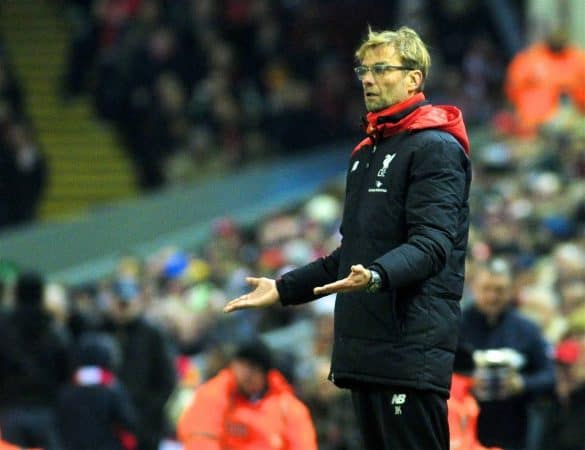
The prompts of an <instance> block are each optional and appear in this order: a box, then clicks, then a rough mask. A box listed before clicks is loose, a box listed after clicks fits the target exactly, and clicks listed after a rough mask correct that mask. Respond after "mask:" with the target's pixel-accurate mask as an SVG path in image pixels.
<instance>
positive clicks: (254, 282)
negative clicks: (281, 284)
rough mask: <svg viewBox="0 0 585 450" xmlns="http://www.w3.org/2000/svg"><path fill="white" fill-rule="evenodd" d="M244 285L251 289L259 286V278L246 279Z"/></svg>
mask: <svg viewBox="0 0 585 450" xmlns="http://www.w3.org/2000/svg"><path fill="white" fill-rule="evenodd" d="M246 283H248V284H249V285H250V286H252V287H256V286H258V284H260V278H254V277H246Z"/></svg>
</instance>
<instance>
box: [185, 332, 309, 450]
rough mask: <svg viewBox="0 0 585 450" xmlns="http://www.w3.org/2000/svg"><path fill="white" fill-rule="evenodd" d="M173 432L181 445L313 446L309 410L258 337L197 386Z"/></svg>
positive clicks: (214, 449)
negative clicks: (277, 368) (276, 366)
mask: <svg viewBox="0 0 585 450" xmlns="http://www.w3.org/2000/svg"><path fill="white" fill-rule="evenodd" d="M177 433H178V436H179V439H180V441H181V442H182V443H183V445H184V450H226V449H238V450H277V449H278V450H317V437H316V432H315V429H314V426H313V421H312V419H311V416H310V413H309V410H308V409H307V407H306V406H305V405H304V404H303V403H302V402H301V401H300V400H299V399H298V398H297V397H296V396H295V394H294V392H293V388H292V387H291V385H290V384H289V383H288V382H287V381H286V380H285V378H284V376H283V375H282V374H281V373H280V372H279V371H278V370H276V369H275V368H273V364H272V355H271V352H270V349H269V348H268V346H267V345H266V344H264V343H263V342H261V341H259V340H255V341H252V342H251V343H246V344H243V345H241V346H240V347H239V348H238V349H237V351H236V352H235V354H234V356H233V357H232V359H231V362H230V364H229V366H228V367H227V368H225V369H223V370H222V371H220V372H219V373H218V374H217V375H216V376H215V377H213V378H211V379H210V380H208V381H207V382H206V383H204V384H202V385H201V386H199V387H198V388H197V390H196V391H195V396H194V398H193V401H192V402H191V404H190V405H189V407H188V408H187V409H186V410H185V411H184V412H183V414H182V415H181V417H180V419H179V423H178V427H177Z"/></svg>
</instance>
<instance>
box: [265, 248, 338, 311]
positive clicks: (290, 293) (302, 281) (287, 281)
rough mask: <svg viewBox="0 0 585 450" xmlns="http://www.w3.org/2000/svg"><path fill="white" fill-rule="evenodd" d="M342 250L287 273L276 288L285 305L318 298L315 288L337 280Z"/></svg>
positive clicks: (278, 281)
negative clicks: (314, 291) (314, 292)
mask: <svg viewBox="0 0 585 450" xmlns="http://www.w3.org/2000/svg"><path fill="white" fill-rule="evenodd" d="M339 254H340V248H339V247H338V248H337V249H335V250H334V251H333V252H332V253H331V254H330V255H328V256H325V257H323V258H319V259H317V260H315V261H313V262H312V263H309V264H307V265H305V266H303V267H299V268H298V269H295V270H292V271H290V272H287V273H285V274H284V275H283V276H282V277H281V278H279V279H278V280H276V288H277V289H278V294H279V296H280V303H282V304H283V305H298V304H301V303H307V302H310V301H313V300H315V299H317V298H319V297H318V296H316V295H315V294H313V288H315V287H317V286H322V285H324V284H327V283H331V282H333V281H335V280H337V273H338V269H339Z"/></svg>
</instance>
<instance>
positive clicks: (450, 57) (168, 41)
mask: <svg viewBox="0 0 585 450" xmlns="http://www.w3.org/2000/svg"><path fill="white" fill-rule="evenodd" d="M65 3H68V5H69V7H68V11H69V17H70V18H71V24H72V30H73V32H72V40H71V45H70V50H69V56H68V61H69V62H68V67H67V69H66V72H65V76H64V82H63V94H64V97H65V98H73V97H75V96H77V95H79V94H82V93H90V94H91V96H92V98H93V100H94V102H95V108H96V111H97V113H98V115H99V116H100V117H101V118H103V119H105V120H108V121H111V122H112V123H113V124H115V125H116V128H117V130H118V131H119V133H120V135H121V136H122V138H123V141H124V142H125V143H126V148H127V149H128V151H129V153H130V155H131V156H132V159H133V160H134V162H135V167H136V169H137V171H138V175H139V177H138V178H139V180H140V184H141V186H142V187H143V188H145V189H151V188H156V187H158V186H161V185H163V184H165V183H171V182H176V181H181V180H186V179H201V178H202V177H205V176H207V175H209V174H213V173H215V172H216V171H217V170H221V169H226V168H233V167H239V166H241V165H242V164H244V163H246V162H249V161H253V160H257V159H259V158H263V159H266V158H270V157H271V156H275V155H279V154H282V153H285V152H286V153H290V152H298V151H301V150H303V149H306V148H307V147H311V146H316V145H319V144H322V143H324V142H328V141H331V140H340V139H343V138H345V137H348V136H357V135H358V134H359V133H360V126H361V123H360V117H359V111H361V110H362V107H361V104H362V100H361V98H360V97H359V89H357V84H356V81H355V80H354V79H353V72H352V66H353V64H354V61H353V50H354V47H355V46H356V45H357V43H358V42H359V40H360V39H361V38H362V37H363V35H364V34H365V32H366V24H368V23H369V24H370V25H372V26H373V27H388V26H392V25H396V24H398V23H414V24H416V26H417V28H418V29H420V30H421V32H422V35H423V36H424V37H425V39H426V40H428V41H429V43H430V44H431V45H430V47H431V48H432V49H433V53H434V54H433V61H434V66H435V67H436V70H434V75H433V77H432V78H431V80H430V81H429V85H428V86H427V91H428V92H429V93H430V97H431V98H432V99H433V101H434V102H435V103H437V104H438V103H441V102H443V101H447V100H448V101H449V102H450V103H456V104H458V105H459V106H460V107H462V108H463V110H464V113H465V114H466V117H467V121H468V123H470V124H473V123H474V122H475V123H479V122H481V121H483V120H485V119H487V118H488V117H489V115H490V113H492V112H493V111H494V110H495V109H496V108H497V107H498V106H499V102H500V100H501V98H502V95H501V88H500V83H501V76H502V68H503V67H504V65H505V61H506V59H507V58H506V55H505V54H504V55H501V54H499V53H498V52H497V51H496V47H497V40H496V39H495V38H494V32H493V26H490V25H489V24H488V23H487V22H486V21H485V10H484V9H483V8H484V7H482V6H478V5H473V6H471V7H468V6H467V5H465V7H462V5H461V4H460V3H461V2H446V1H441V2H432V5H431V11H428V10H427V9H426V8H425V7H424V5H423V3H422V2H411V4H410V6H408V8H404V3H405V2H400V1H391V2H388V1H379V0H362V1H359V2H357V1H355V0H345V1H336V2H332V1H326V0H321V1H307V0H296V1H290V0H281V1H268V0H224V1H213V0H174V1H165V0H69V1H68V2H65ZM401 9H403V10H404V11H403V12H402V13H400V14H397V11H400V10H401ZM462 87H463V88H462ZM433 93H435V94H436V96H434V95H433Z"/></svg>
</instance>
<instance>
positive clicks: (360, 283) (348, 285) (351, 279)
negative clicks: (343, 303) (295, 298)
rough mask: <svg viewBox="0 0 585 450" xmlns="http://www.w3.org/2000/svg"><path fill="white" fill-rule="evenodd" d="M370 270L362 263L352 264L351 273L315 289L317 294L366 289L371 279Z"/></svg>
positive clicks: (314, 291)
mask: <svg viewBox="0 0 585 450" xmlns="http://www.w3.org/2000/svg"><path fill="white" fill-rule="evenodd" d="M369 272H370V271H369V270H368V269H366V268H365V267H364V266H362V265H361V264H356V265H354V266H351V272H350V273H349V275H348V276H347V277H346V278H344V279H342V280H338V281H334V282H333V283H329V284H325V285H323V286H319V287H316V288H314V289H313V293H314V294H315V295H325V294H337V293H342V292H351V291H357V290H361V289H364V288H365V287H366V286H367V284H368V281H369V279H370V273H369Z"/></svg>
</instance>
